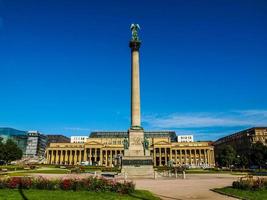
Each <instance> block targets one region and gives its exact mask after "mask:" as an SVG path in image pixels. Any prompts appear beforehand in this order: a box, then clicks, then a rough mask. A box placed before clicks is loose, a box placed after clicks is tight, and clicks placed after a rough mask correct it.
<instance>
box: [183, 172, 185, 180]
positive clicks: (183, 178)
mask: <svg viewBox="0 0 267 200" xmlns="http://www.w3.org/2000/svg"><path fill="white" fill-rule="evenodd" d="M183 179H185V171H183Z"/></svg>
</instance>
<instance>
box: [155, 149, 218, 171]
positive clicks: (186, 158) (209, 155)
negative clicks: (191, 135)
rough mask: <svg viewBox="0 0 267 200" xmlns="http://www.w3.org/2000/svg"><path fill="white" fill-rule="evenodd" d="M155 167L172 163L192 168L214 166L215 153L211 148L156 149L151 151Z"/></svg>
mask: <svg viewBox="0 0 267 200" xmlns="http://www.w3.org/2000/svg"><path fill="white" fill-rule="evenodd" d="M151 154H152V155H153V160H154V166H165V165H168V162H169V161H172V163H173V165H175V166H179V165H190V166H197V167H200V166H206V167H207V166H209V167H211V166H214V164H215V160H214V151H213V150H212V149H209V148H184V149H183V148H179V149H172V148H170V147H156V148H154V149H153V151H151Z"/></svg>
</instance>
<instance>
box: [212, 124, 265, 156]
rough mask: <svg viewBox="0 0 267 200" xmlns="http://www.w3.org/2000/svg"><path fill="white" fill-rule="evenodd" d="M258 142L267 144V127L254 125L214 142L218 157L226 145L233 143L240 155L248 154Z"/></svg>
mask: <svg viewBox="0 0 267 200" xmlns="http://www.w3.org/2000/svg"><path fill="white" fill-rule="evenodd" d="M256 142H261V143H263V144H264V145H267V127H253V128H250V129H246V130H242V131H239V132H237V133H234V134H231V135H227V136H225V137H223V138H220V139H218V140H217V141H215V142H214V146H215V153H216V158H217V157H219V154H220V153H221V150H222V149H223V148H224V147H225V145H231V146H232V147H233V148H234V149H235V150H236V152H237V154H238V155H247V154H248V153H249V149H250V147H251V145H252V144H253V143H256Z"/></svg>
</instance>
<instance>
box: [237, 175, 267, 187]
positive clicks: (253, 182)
mask: <svg viewBox="0 0 267 200" xmlns="http://www.w3.org/2000/svg"><path fill="white" fill-rule="evenodd" d="M232 187H233V188H236V189H241V190H260V189H264V188H266V189H267V179H264V178H257V179H253V177H252V176H248V177H243V178H240V180H239V181H234V182H233V183H232Z"/></svg>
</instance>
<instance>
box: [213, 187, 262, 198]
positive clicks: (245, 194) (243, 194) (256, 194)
mask: <svg viewBox="0 0 267 200" xmlns="http://www.w3.org/2000/svg"><path fill="white" fill-rule="evenodd" d="M214 191H217V192H220V193H223V194H228V195H234V196H236V197H239V198H242V199H247V200H263V199H267V190H258V191H249V190H239V189H234V188H232V187H225V188H216V189H214Z"/></svg>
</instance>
